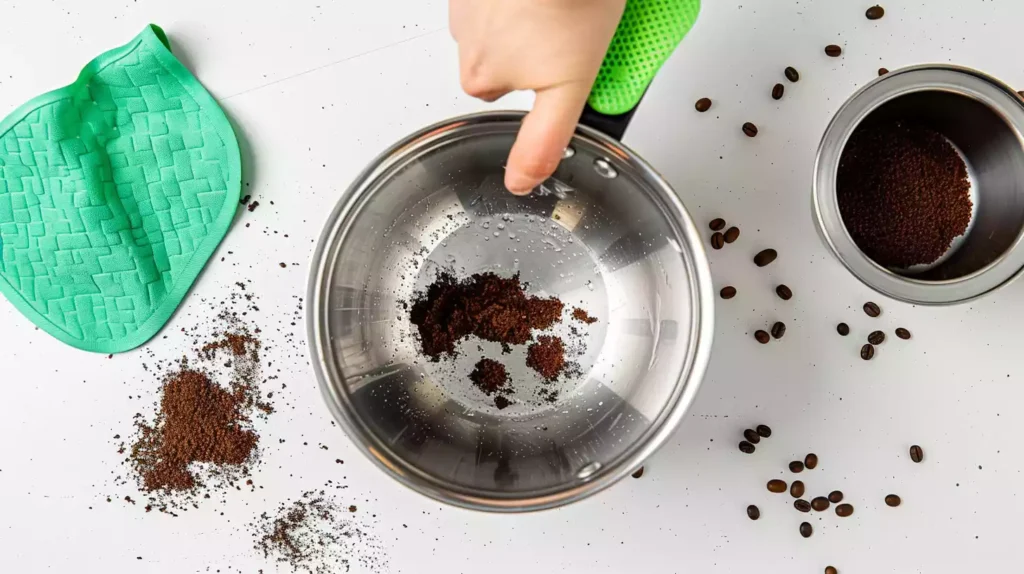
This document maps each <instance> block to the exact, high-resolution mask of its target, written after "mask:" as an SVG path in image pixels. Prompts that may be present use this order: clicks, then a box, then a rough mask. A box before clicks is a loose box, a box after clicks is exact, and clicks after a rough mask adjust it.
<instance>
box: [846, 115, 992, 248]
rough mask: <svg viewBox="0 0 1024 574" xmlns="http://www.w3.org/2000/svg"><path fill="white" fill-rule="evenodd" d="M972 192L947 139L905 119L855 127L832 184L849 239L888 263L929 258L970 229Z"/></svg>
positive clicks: (964, 172) (964, 170) (965, 172)
mask: <svg viewBox="0 0 1024 574" xmlns="http://www.w3.org/2000/svg"><path fill="white" fill-rule="evenodd" d="M969 190H970V182H969V181H968V179H967V167H966V166H965V165H964V161H963V159H961V157H960V155H959V154H958V153H957V151H956V149H954V148H953V146H952V145H951V144H950V143H949V141H948V140H946V138H945V137H943V136H942V134H940V133H938V132H935V131H933V130H930V129H927V128H924V127H920V126H915V125H912V124H906V123H902V122H893V123H889V124H882V125H877V126H867V127H862V128H858V129H857V130H856V131H855V132H854V133H853V135H852V136H851V137H850V141H849V142H848V143H847V144H846V148H845V149H844V150H843V155H842V157H841V159H840V162H839V170H838V179H837V182H836V195H837V199H838V201H839V210H840V213H841V214H842V217H843V223H844V224H845V226H846V229H847V231H849V233H850V237H851V238H853V240H854V242H856V243H857V246H858V247H860V248H861V250H863V251H864V253H865V254H866V255H867V256H868V257H870V258H871V259H873V260H874V261H875V262H876V263H878V264H879V265H882V266H884V267H892V268H906V267H910V266H913V265H919V264H928V263H933V262H935V261H936V260H937V259H939V258H940V257H941V256H942V255H943V254H944V253H945V252H946V251H947V250H948V249H949V246H950V244H951V242H952V241H953V239H954V238H956V237H958V236H960V235H963V234H964V232H966V231H967V225H968V224H969V223H970V221H971V208H972V203H971V199H970V196H969Z"/></svg>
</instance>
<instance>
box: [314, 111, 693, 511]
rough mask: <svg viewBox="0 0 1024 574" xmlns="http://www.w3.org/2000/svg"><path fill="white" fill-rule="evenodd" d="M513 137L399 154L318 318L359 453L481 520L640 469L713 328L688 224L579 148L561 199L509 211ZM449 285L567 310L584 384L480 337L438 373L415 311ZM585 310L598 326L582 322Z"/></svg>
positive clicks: (533, 199) (340, 237) (612, 163)
mask: <svg viewBox="0 0 1024 574" xmlns="http://www.w3.org/2000/svg"><path fill="white" fill-rule="evenodd" d="M517 127H518V122H505V123H496V124H494V125H490V124H482V125H477V126H474V127H472V129H470V128H468V127H467V128H463V129H452V130H448V131H446V132H444V133H441V134H439V135H430V134H428V135H427V136H426V137H424V138H421V139H420V140H418V141H416V142H415V143H413V144H410V145H408V146H406V147H404V148H399V149H398V151H397V152H396V153H395V154H393V157H392V158H390V159H389V160H388V161H385V162H384V167H382V168H380V169H378V171H377V172H376V173H374V174H371V176H370V177H369V179H368V180H367V181H366V182H364V184H363V185H361V186H358V187H357V189H355V190H354V191H353V192H352V193H353V194H354V195H353V196H352V197H350V198H349V199H348V203H349V206H350V207H349V208H348V209H347V211H346V212H345V213H343V214H342V216H341V218H340V220H339V221H338V222H336V223H335V225H336V226H337V230H338V231H337V235H336V239H335V245H333V246H332V247H330V248H329V249H328V250H327V251H326V257H328V261H327V262H326V263H325V264H324V266H325V269H326V275H325V276H326V280H325V285H326V287H327V288H326V294H325V301H324V304H323V309H321V310H318V311H317V313H319V314H321V316H320V318H319V319H317V320H319V321H322V322H323V323H322V324H323V325H324V328H323V330H324V332H325V334H326V340H327V341H329V350H328V351H327V352H326V354H327V355H329V356H328V357H326V358H325V359H324V360H325V363H326V364H327V367H326V371H327V372H328V373H329V374H328V376H327V377H326V378H327V379H328V381H329V382H327V383H326V384H327V385H328V386H329V387H330V388H328V389H326V390H325V392H326V394H327V395H328V401H329V402H331V403H333V404H332V409H333V410H335V413H336V414H337V415H339V416H340V417H341V418H343V419H345V420H346V421H347V426H348V427H349V431H350V432H351V433H355V434H357V435H359V436H355V437H353V438H354V439H355V440H357V441H359V442H361V443H363V444H365V445H367V449H368V450H369V451H370V452H371V453H372V454H373V456H375V457H376V458H377V459H378V460H379V461H380V462H381V463H382V464H383V465H384V466H385V467H387V468H388V469H389V470H391V471H392V472H394V473H395V474H396V475H398V476H399V477H400V478H402V477H404V478H405V479H406V482H408V483H413V484H414V485H420V486H422V485H425V486H423V488H424V489H425V490H427V491H429V492H433V493H435V494H437V493H442V494H439V495H438V496H440V497H449V496H454V497H464V498H466V499H473V500H474V501H475V504H480V505H483V506H487V505H494V506H502V505H509V506H514V505H516V504H518V502H517V501H521V500H523V499H534V500H537V499H540V498H543V497H545V496H550V495H557V494H558V493H564V492H566V491H571V490H572V489H574V488H576V487H578V486H580V485H582V484H585V483H587V482H588V481H592V480H595V479H596V478H597V477H599V476H602V475H605V474H608V473H614V472H618V473H620V474H621V473H622V472H625V471H628V470H632V469H623V468H620V467H622V466H623V465H628V464H633V463H634V462H635V455H636V454H637V453H638V452H639V451H640V450H641V449H642V448H644V446H645V443H646V442H647V441H648V440H649V438H650V436H651V435H652V434H653V433H655V432H656V431H657V430H658V429H659V427H660V426H661V425H662V424H663V423H664V422H665V419H666V417H669V416H670V415H672V414H673V410H674V407H675V406H676V403H677V402H678V401H679V400H680V397H681V396H682V395H683V394H684V391H686V390H687V389H685V388H684V387H685V385H684V384H683V380H684V379H685V377H684V376H683V375H684V374H685V373H687V372H688V371H689V370H690V369H691V367H692V363H693V362H694V349H695V348H696V330H697V329H696V326H697V320H698V317H697V316H696V315H699V314H700V310H699V301H698V299H699V297H698V291H699V289H700V288H701V286H700V284H699V281H698V278H697V275H698V274H697V273H695V271H694V269H695V265H699V263H698V262H696V261H695V260H694V257H693V256H692V254H691V251H690V250H691V249H693V248H694V246H692V245H690V243H689V242H688V241H687V239H686V237H687V235H686V233H684V232H683V230H682V229H681V225H682V224H684V223H685V224H689V225H691V226H692V224H690V223H689V222H688V219H687V221H686V222H682V223H681V222H680V221H679V217H678V214H676V213H674V212H673V211H672V206H671V205H669V204H670V203H671V202H670V201H669V200H668V199H666V195H665V190H664V189H659V188H657V186H655V185H652V183H651V181H650V179H649V178H648V177H645V175H646V174H644V173H643V172H642V169H641V167H638V166H637V165H636V164H635V163H633V162H632V161H630V160H629V159H628V158H627V157H625V156H623V157H619V156H618V155H616V154H615V153H612V152H614V151H615V150H612V149H609V148H608V147H606V146H605V145H603V144H602V143H601V142H599V141H596V140H592V139H589V138H586V137H583V136H577V137H576V138H575V139H574V141H573V143H572V146H571V148H570V150H569V151H568V152H567V156H569V155H570V154H571V157H566V158H565V159H564V160H563V161H562V164H561V166H560V167H559V170H558V172H557V173H556V175H555V177H556V179H557V180H559V182H560V183H561V184H564V185H559V186H558V187H559V189H558V193H552V194H547V195H542V194H537V193H534V194H532V195H530V196H527V197H516V196H513V195H511V194H509V193H508V192H507V191H505V189H504V188H503V186H502V175H503V170H502V165H503V163H504V160H505V158H506V157H507V154H508V151H509V149H510V148H511V145H512V142H513V140H514V136H515V130H516V128H517ZM620 153H621V152H620ZM658 181H660V180H658ZM568 188H571V189H568ZM695 247H696V249H698V250H699V249H700V246H699V245H697V246H695ZM701 253H702V251H701ZM441 270H449V271H454V272H455V274H456V275H457V276H459V277H465V276H469V275H471V274H474V273H479V272H494V273H496V274H499V275H502V276H506V277H507V276H511V275H513V274H519V277H520V279H521V281H523V282H525V283H527V284H528V286H529V288H528V292H529V294H531V295H538V296H543V297H548V296H557V297H559V298H560V299H561V300H562V301H563V303H564V304H565V307H566V310H565V314H564V317H563V321H562V323H561V324H559V325H557V326H556V327H555V329H554V334H557V335H561V336H563V337H565V338H566V340H567V341H573V340H577V341H581V342H582V343H584V345H583V346H585V349H578V352H577V353H576V354H575V355H574V356H573V360H574V361H576V362H577V363H578V364H579V367H580V369H579V370H580V373H581V374H580V375H579V376H577V377H568V378H563V380H562V381H560V382H558V383H554V384H550V383H549V384H546V383H543V382H542V381H541V379H540V377H539V376H538V375H537V374H536V373H535V372H534V371H532V370H531V369H529V368H527V367H526V365H525V347H519V348H513V351H512V353H511V354H502V353H501V349H500V347H499V346H498V345H497V344H495V343H489V342H487V341H482V340H480V339H477V338H475V337H470V338H469V339H468V340H465V341H463V342H462V343H461V344H460V345H459V346H458V347H457V352H458V354H457V356H456V357H455V358H454V359H451V360H447V359H445V360H441V361H439V362H431V361H429V360H427V359H426V358H425V357H424V356H423V355H422V354H421V352H420V347H419V341H418V335H417V333H416V329H415V327H414V326H413V325H412V324H411V323H410V321H409V311H408V309H409V307H410V306H411V301H412V300H413V299H414V297H416V294H417V292H420V291H422V290H423V289H424V288H425V287H426V286H427V285H429V284H430V283H431V282H433V281H434V280H435V278H436V277H437V274H438V272H439V271H441ZM576 306H579V307H582V308H584V309H586V310H587V311H588V312H589V313H590V314H591V315H592V316H594V317H596V318H597V319H598V321H597V322H596V323H594V324H592V325H589V326H588V325H583V324H581V323H579V322H576V321H573V320H572V319H571V318H570V317H569V313H570V312H571V310H572V309H573V307H576ZM706 320H710V317H708V318H706ZM571 330H576V333H577V334H576V335H575V337H574V335H573V333H572V332H571ZM482 356H486V357H489V358H493V359H497V360H499V361H501V362H502V363H504V364H505V365H506V366H507V368H508V370H509V373H510V375H511V379H512V385H513V387H514V388H515V389H516V392H515V394H514V395H512V396H511V397H510V398H511V399H512V400H513V404H512V405H511V406H509V407H507V408H504V409H502V410H499V409H498V408H497V407H495V403H494V398H493V397H489V396H487V395H485V394H484V393H483V392H481V391H480V390H479V389H477V388H476V387H474V386H473V385H472V383H471V382H470V380H469V373H470V372H471V371H472V369H473V365H474V363H475V362H476V361H477V360H479V359H480V358H481V357H482ZM701 368H702V367H701ZM693 385H696V383H693ZM541 389H547V391H557V399H555V400H551V399H550V393H547V394H546V395H545V396H541V394H540V393H539V391H540V390H541ZM689 390H690V391H691V393H692V391H693V390H694V389H692V388H691V389H689ZM545 397H547V398H545Z"/></svg>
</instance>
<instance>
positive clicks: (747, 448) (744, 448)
mask: <svg viewBox="0 0 1024 574" xmlns="http://www.w3.org/2000/svg"><path fill="white" fill-rule="evenodd" d="M740 452H742V453H746V454H751V453H752V452H754V445H752V444H750V443H749V442H747V441H745V440H741V441H740Z"/></svg>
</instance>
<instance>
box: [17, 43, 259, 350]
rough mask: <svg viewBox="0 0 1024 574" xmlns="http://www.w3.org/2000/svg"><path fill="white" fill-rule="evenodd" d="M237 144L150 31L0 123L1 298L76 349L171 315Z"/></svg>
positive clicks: (224, 217) (221, 198) (226, 205)
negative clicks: (73, 81)
mask: <svg viewBox="0 0 1024 574" xmlns="http://www.w3.org/2000/svg"><path fill="white" fill-rule="evenodd" d="M240 190H241V164H240V160H239V151H238V142H237V141H236V139H235V135H234V132H233V130H232V129H231V125H230V123H229V122H228V120H227V118H226V117H225V116H224V113H223V112H222V111H221V109H220V107H219V106H218V105H217V102H216V101H215V100H214V99H213V98H212V97H211V96H210V94H209V93H208V92H207V91H206V90H205V89H204V88H203V87H202V85H200V84H199V82H198V80H196V79H195V78H194V77H193V76H192V74H191V73H189V71H188V70H187V69H185V67H184V66H183V65H182V64H181V62H179V61H178V60H177V59H176V58H175V57H174V56H173V55H172V54H171V51H170V49H169V44H168V42H167V37H166V36H165V35H164V33H163V31H162V30H161V29H160V28H158V27H156V26H148V27H147V28H146V29H145V30H144V31H143V32H142V33H141V34H139V36H138V37H136V38H135V39H134V40H132V41H131V42H130V43H128V44H127V45H125V46H123V47H121V48H117V49H115V50H111V51H109V52H107V53H105V54H103V55H101V56H99V57H98V58H96V59H95V60H93V61H92V62H90V63H89V64H88V65H87V66H86V67H85V68H84V69H83V70H82V72H81V74H80V75H79V77H78V80H76V81H75V83H73V84H71V85H70V86H67V87H65V88H61V89H59V90H56V91H53V92H50V93H48V94H44V95H42V96H39V97H37V98H35V99H33V100H31V101H30V102H28V103H26V104H25V105H23V106H21V107H20V108H18V109H17V110H16V111H15V112H14V113H12V114H11V115H10V116H8V117H7V118H6V119H5V120H4V121H3V122H0V293H3V295H4V296H5V297H6V298H7V299H8V300H9V301H10V302H11V303H13V304H14V306H15V307H17V308H18V310H20V311H21V312H22V313H24V315H25V316H26V317H28V318H29V319H30V320H31V321H32V322H33V323H35V324H36V325H38V326H39V327H40V328H41V329H43V330H45V331H46V332H48V333H50V334H51V335H53V336H54V337H56V338H58V339H60V340H61V341H64V342H65V343H68V344H69V345H72V346H74V347H78V348H80V349H85V350H88V351H96V352H102V353H115V352H120V351H126V350H129V349H132V348H134V347H137V346H139V345H141V344H143V343H145V342H146V341H147V340H149V339H150V338H151V337H153V335H155V334H156V333H157V332H158V331H159V330H160V329H161V327H163V325H164V324H165V323H166V322H167V320H168V319H170V317H171V315H172V314H173V313H174V310H175V309H176V308H177V306H178V305H179V303H181V301H182V299H183V298H184V297H185V295H186V294H187V293H188V290H189V287H191V285H192V283H193V282H194V281H195V279H196V277H197V276H198V275H199V272H200V271H201V270H202V268H203V266H204V265H205V264H206V262H207V260H208V259H209V258H210V256H211V255H212V254H213V251H214V250H215V249H216V247H217V245H218V243H220V241H221V239H222V238H223V237H224V234H225V233H227V230H228V228H229V227H230V225H231V220H232V218H233V216H234V213H235V211H236V209H237V208H238V196H239V193H240Z"/></svg>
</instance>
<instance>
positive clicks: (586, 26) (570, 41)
mask: <svg viewBox="0 0 1024 574" xmlns="http://www.w3.org/2000/svg"><path fill="white" fill-rule="evenodd" d="M625 6H626V0H450V2H449V26H450V28H451V32H452V36H453V37H454V38H455V41H456V42H458V44H459V72H460V78H461V82H462V89H463V90H465V92H466V93H467V94H469V95H471V96H474V97H477V98H480V99H482V100H485V101H488V102H490V101H494V100H496V99H498V98H500V97H501V96H503V95H505V94H507V93H509V92H511V91H513V90H533V91H534V92H536V94H537V97H536V100H535V101H534V104H533V110H532V111H531V112H530V113H529V114H527V116H526V118H525V119H524V120H523V124H522V126H521V127H520V129H519V135H518V137H516V141H515V144H514V145H513V146H512V151H511V152H510V153H509V158H508V164H507V165H506V167H505V187H507V188H508V189H509V191H511V192H512V193H515V194H517V195H525V194H528V193H530V191H531V190H532V189H533V188H534V187H535V186H537V185H538V184H540V183H541V182H543V181H544V180H545V179H546V178H548V177H549V176H550V175H551V174H552V173H554V172H555V168H557V167H558V162H559V161H561V159H562V151H563V150H564V149H565V147H566V146H567V145H568V144H569V140H570V139H571V138H572V135H573V132H574V131H575V129H576V122H577V121H578V120H579V118H580V114H581V113H582V112H583V106H584V104H585V103H586V101H587V96H588V95H589V94H590V89H591V87H592V86H593V84H594V79H595V78H596V77H597V72H598V70H599V69H600V67H601V61H602V60H603V59H604V56H605V53H606V52H607V51H608V45H609V44H610V43H611V39H612V36H613V35H614V34H615V28H616V26H617V25H618V23H619V19H620V18H621V17H622V12H623V10H624V9H625Z"/></svg>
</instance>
